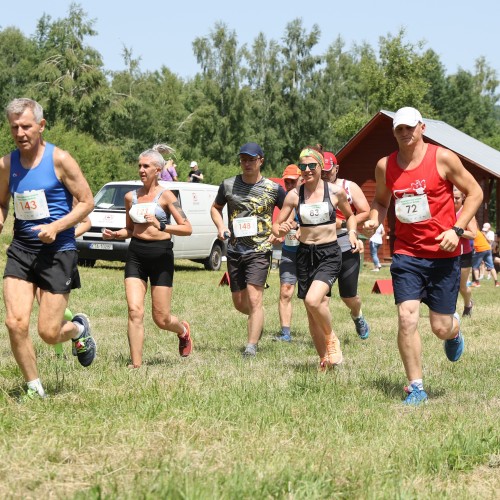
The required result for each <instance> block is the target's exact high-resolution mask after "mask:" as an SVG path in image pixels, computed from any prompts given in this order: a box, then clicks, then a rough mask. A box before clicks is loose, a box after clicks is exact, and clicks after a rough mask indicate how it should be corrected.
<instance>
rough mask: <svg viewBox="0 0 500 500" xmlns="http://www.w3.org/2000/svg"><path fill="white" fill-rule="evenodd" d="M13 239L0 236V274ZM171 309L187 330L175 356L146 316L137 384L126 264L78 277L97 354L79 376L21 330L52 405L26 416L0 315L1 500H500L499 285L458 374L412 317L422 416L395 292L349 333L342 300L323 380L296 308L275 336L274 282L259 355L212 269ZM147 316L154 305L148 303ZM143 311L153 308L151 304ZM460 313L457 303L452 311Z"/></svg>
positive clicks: (368, 307)
mask: <svg viewBox="0 0 500 500" xmlns="http://www.w3.org/2000/svg"><path fill="white" fill-rule="evenodd" d="M7 243H8V238H7V236H2V237H1V238H0V246H1V248H0V267H1V269H2V270H3V267H4V264H5V251H4V249H5V245H6V244H7ZM178 264H179V265H178V266H177V271H176V275H175V284H174V300H173V311H174V313H175V314H177V315H179V316H180V317H181V318H182V319H184V318H185V319H187V320H188V321H189V322H190V323H191V325H192V331H193V337H194V341H195V351H194V353H193V355H192V356H191V357H190V358H186V359H182V358H180V357H179V355H178V352H177V341H176V338H175V336H174V334H172V333H169V332H162V331H160V330H158V328H156V327H155V326H154V325H153V323H152V321H151V318H150V315H148V316H147V318H146V332H147V333H146V334H147V337H146V343H145V352H144V360H145V364H144V366H143V367H142V368H141V369H139V370H134V371H130V370H128V369H127V368H126V364H127V362H128V344H127V336H126V324H127V323H126V316H127V310H126V303H125V296H124V290H123V266H122V265H121V264H119V263H114V264H109V263H104V262H98V265H97V266H96V267H95V268H94V269H81V277H82V283H83V288H82V289H81V290H78V291H75V292H74V293H73V294H72V295H71V304H70V305H71V308H72V310H73V311H74V312H78V311H84V312H86V313H87V314H88V315H89V316H90V317H91V321H92V325H93V330H94V334H95V338H96V340H97V342H98V348H99V349H98V358H97V359H96V361H95V363H94V364H93V365H92V366H91V367H90V368H87V369H85V368H82V367H80V365H79V364H78V362H77V361H76V358H73V357H72V356H71V354H70V346H69V345H65V352H66V359H64V360H58V359H57V358H56V357H55V355H54V353H53V349H52V348H51V347H50V346H47V345H45V344H43V343H42V342H40V340H39V339H38V337H37V334H36V329H35V325H36V311H34V314H33V318H32V324H33V326H32V333H33V338H34V340H35V343H36V349H37V354H38V361H39V371H40V376H41V378H42V381H43V383H44V385H45V389H46V390H47V391H48V393H49V394H50V397H49V398H48V399H46V400H43V401H33V402H31V403H29V404H20V403H19V402H18V401H17V396H18V395H19V393H20V390H21V388H22V387H23V381H22V377H21V375H20V372H19V370H18V368H17V365H16V363H15V362H14V359H13V357H12V354H11V351H10V347H9V343H8V336H7V332H6V329H5V327H4V325H3V320H4V318H3V316H4V310H3V308H2V310H1V311H2V312H1V315H2V317H1V318H0V320H1V322H0V325H1V326H0V328H1V331H2V335H1V337H0V387H1V392H0V418H1V430H2V432H1V437H0V440H1V442H0V453H1V456H2V461H1V464H0V497H1V498H82V499H83V498H85V499H88V498H91V499H92V498H96V499H97V498H126V499H136V498H144V499H149V498H173V499H181V498H183V499H212V498H214V499H215V498H222V499H240V498H241V499H243V498H288V499H310V498H313V499H316V498H318V499H323V498H324V499H328V498H363V499H364V498H405V499H406V498H419V499H420V498H459V499H460V498H499V497H500V424H499V422H500V377H499V372H500V370H499V366H500V363H499V359H500V331H499V320H498V304H499V297H500V289H494V288H493V285H492V283H491V282H483V286H482V287H481V288H479V289H477V290H474V300H475V304H476V305H475V308H474V312H473V316H472V318H467V319H465V320H464V321H463V331H464V336H465V342H466V351H465V353H464V356H463V358H462V359H461V360H460V361H459V362H458V363H456V364H452V363H450V362H448V361H447V360H446V358H445V355H444V352H443V348H442V344H441V342H439V341H438V339H437V338H435V337H434V336H433V335H432V334H431V332H430V329H429V326H428V317H427V310H426V308H425V307H422V310H421V316H422V317H421V323H420V325H421V328H420V330H421V333H422V337H423V346H424V370H425V374H424V375H425V383H426V390H427V392H428V393H429V397H430V400H429V403H428V404H427V405H425V406H423V407H421V408H413V409H412V408H405V407H403V406H402V404H401V401H402V399H403V397H404V394H403V385H404V384H405V382H406V381H405V377H404V372H403V368H402V364H401V361H400V359H399V355H398V351H397V346H396V327H397V322H396V311H395V307H394V305H393V297H392V296H389V295H379V294H372V293H371V289H372V286H373V284H374V281H375V279H377V278H379V279H382V278H388V277H389V271H388V269H387V268H384V269H383V270H382V272H380V273H379V274H375V273H372V272H370V270H369V268H368V267H365V269H363V271H362V274H361V278H360V291H361V294H362V297H363V299H364V306H363V311H364V313H365V316H366V318H367V319H368V321H369V323H370V325H371V335H370V338H369V339H368V340H367V341H365V342H362V341H360V340H359V339H358V338H357V335H356V333H355V331H354V326H353V323H352V321H351V319H350V318H349V315H348V311H347V309H346V308H345V307H344V306H343V304H341V303H340V301H339V299H338V296H335V297H333V300H332V304H331V308H332V312H333V317H334V328H335V330H336V332H337V333H338V335H339V337H340V339H341V342H342V348H343V352H344V357H345V362H344V364H343V366H342V367H341V368H340V369H338V370H336V371H335V372H328V373H326V374H325V373H318V371H317V364H318V359H317V357H316V355H315V351H314V349H313V346H312V343H311V340H310V338H309V334H308V331H307V322H306V316H305V312H304V308H303V305H302V303H301V302H300V301H298V300H297V299H296V298H295V299H294V321H293V333H294V341H293V342H292V343H291V344H289V345H288V344H287V345H282V344H278V343H275V342H273V341H272V340H271V338H272V336H273V335H275V334H276V333H277V331H278V329H279V320H278V314H277V299H278V293H279V278H278V272H277V271H272V272H271V275H270V279H269V285H270V287H269V289H268V290H267V291H266V292H265V309H266V326H265V331H264V335H263V338H262V340H261V343H260V350H259V353H258V356H257V358H256V359H255V360H244V359H242V357H241V349H242V348H243V346H244V344H245V340H246V320H245V317H243V316H242V315H240V314H239V313H237V312H235V311H234V309H233V308H232V305H231V299H230V293H229V289H228V287H219V286H218V282H219V280H220V279H221V277H222V274H223V273H222V271H221V272H215V273H214V272H209V271H205V270H203V269H202V268H201V266H199V265H197V264H192V263H190V262H188V261H178ZM148 304H149V302H148ZM148 307H149V306H148ZM461 310H462V302H461V300H459V311H461Z"/></svg>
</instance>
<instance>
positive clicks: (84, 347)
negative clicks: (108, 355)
mask: <svg viewBox="0 0 500 500" xmlns="http://www.w3.org/2000/svg"><path fill="white" fill-rule="evenodd" d="M72 321H73V323H79V324H80V325H83V333H82V334H81V335H80V336H79V337H78V338H77V339H71V343H72V349H71V352H72V354H73V356H77V357H78V361H79V362H80V364H81V365H82V366H90V365H91V364H92V362H93V361H94V359H95V357H96V354H97V345H96V343H95V340H94V339H93V338H92V335H91V333H92V330H91V328H90V321H89V318H88V316H87V315H86V314H83V313H78V314H75V315H74V316H73V319H72Z"/></svg>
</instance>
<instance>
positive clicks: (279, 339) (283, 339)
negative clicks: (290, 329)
mask: <svg viewBox="0 0 500 500" xmlns="http://www.w3.org/2000/svg"><path fill="white" fill-rule="evenodd" d="M273 340H275V341H277V342H291V341H292V336H291V335H287V334H286V333H281V334H280V335H276V337H274V338H273Z"/></svg>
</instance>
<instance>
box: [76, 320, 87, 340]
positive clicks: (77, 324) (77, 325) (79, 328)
mask: <svg viewBox="0 0 500 500" xmlns="http://www.w3.org/2000/svg"><path fill="white" fill-rule="evenodd" d="M73 324H74V325H75V326H76V328H77V329H78V333H76V334H75V335H73V338H74V339H77V338H78V337H79V336H80V335H81V334H82V333H83V331H84V330H85V328H83V325H82V324H81V323H79V322H77V321H73Z"/></svg>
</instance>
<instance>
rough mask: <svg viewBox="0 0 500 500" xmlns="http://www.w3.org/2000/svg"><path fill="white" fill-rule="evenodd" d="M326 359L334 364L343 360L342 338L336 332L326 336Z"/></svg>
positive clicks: (338, 363)
mask: <svg viewBox="0 0 500 500" xmlns="http://www.w3.org/2000/svg"><path fill="white" fill-rule="evenodd" d="M326 360H327V361H328V363H330V364H331V365H332V366H336V365H340V363H342V361H343V357H342V351H341V349H340V340H339V338H338V337H337V336H336V335H335V334H334V333H331V334H330V335H328V336H327V338H326Z"/></svg>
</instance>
